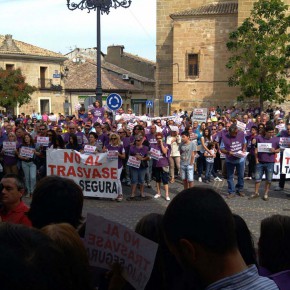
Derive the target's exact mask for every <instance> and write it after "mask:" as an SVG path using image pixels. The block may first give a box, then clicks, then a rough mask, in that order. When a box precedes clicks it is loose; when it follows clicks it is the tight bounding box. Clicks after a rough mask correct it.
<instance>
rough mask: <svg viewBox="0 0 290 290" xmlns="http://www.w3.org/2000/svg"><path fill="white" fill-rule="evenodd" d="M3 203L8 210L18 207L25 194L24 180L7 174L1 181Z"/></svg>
mask: <svg viewBox="0 0 290 290" xmlns="http://www.w3.org/2000/svg"><path fill="white" fill-rule="evenodd" d="M1 184H2V187H3V189H2V193H1V202H2V204H3V205H4V207H5V208H7V209H13V208H14V207H16V206H17V205H18V204H19V203H20V201H21V198H22V196H23V195H24V193H25V184H24V180H23V179H22V178H21V177H20V176H18V175H16V174H6V175H4V177H3V178H2V180H1Z"/></svg>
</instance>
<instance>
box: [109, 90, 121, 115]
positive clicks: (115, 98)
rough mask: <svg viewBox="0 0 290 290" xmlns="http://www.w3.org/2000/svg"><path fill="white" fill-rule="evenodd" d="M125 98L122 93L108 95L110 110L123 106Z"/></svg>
mask: <svg viewBox="0 0 290 290" xmlns="http://www.w3.org/2000/svg"><path fill="white" fill-rule="evenodd" d="M122 104H123V100H122V98H121V96H120V95H118V94H115V93H113V94H110V95H109V96H108V97H107V106H108V108H109V109H110V110H112V111H116V110H118V109H120V108H121V107H122Z"/></svg>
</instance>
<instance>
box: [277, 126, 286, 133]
mask: <svg viewBox="0 0 290 290" xmlns="http://www.w3.org/2000/svg"><path fill="white" fill-rule="evenodd" d="M275 128H277V129H278V130H279V132H281V131H282V130H284V129H285V124H279V125H277V126H276V127H275Z"/></svg>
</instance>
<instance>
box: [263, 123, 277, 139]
mask: <svg viewBox="0 0 290 290" xmlns="http://www.w3.org/2000/svg"><path fill="white" fill-rule="evenodd" d="M274 129H275V128H274V126H273V125H267V126H266V127H265V138H268V139H270V138H272V137H273V136H274V133H275V130H274Z"/></svg>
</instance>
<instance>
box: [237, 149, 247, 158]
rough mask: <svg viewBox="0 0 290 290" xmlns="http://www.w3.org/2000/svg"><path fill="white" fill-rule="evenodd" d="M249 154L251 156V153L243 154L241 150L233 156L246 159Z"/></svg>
mask: <svg viewBox="0 0 290 290" xmlns="http://www.w3.org/2000/svg"><path fill="white" fill-rule="evenodd" d="M248 154H249V152H243V151H242V150H239V151H238V152H234V153H233V156H235V157H237V158H245V157H247V155H248Z"/></svg>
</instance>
